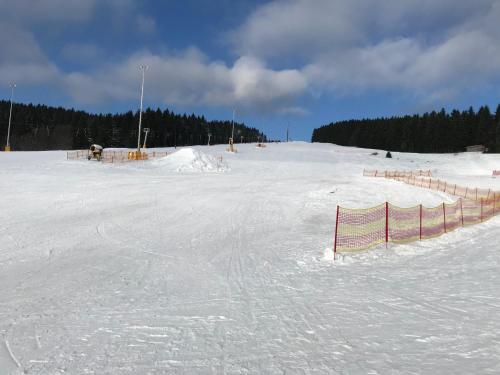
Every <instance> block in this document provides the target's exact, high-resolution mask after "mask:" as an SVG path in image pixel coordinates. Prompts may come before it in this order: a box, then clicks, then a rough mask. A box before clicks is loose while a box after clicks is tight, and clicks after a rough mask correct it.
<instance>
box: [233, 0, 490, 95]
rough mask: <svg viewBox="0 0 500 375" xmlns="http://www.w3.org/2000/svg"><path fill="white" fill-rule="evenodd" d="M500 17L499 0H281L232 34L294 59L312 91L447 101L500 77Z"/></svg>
mask: <svg viewBox="0 0 500 375" xmlns="http://www.w3.org/2000/svg"><path fill="white" fill-rule="evenodd" d="M499 20H500V1H499V0H479V1H462V2H456V1H454V0H440V1H436V0H407V1H400V0H386V1H383V2H374V1H361V0H352V1H347V0H315V1H308V0H275V1H272V2H270V3H268V4H265V5H263V6H261V7H259V8H258V9H257V10H256V11H255V12H254V13H253V14H251V15H250V16H249V17H248V19H247V20H246V21H245V22H244V23H243V25H242V26H241V27H240V28H239V29H238V30H236V31H234V32H233V33H232V34H230V37H229V38H230V40H231V42H232V43H233V45H234V48H235V51H237V52H238V53H242V54H251V55H254V56H259V57H260V58H261V59H268V60H271V61H275V62H277V61H291V64H292V65H294V64H295V66H297V67H298V69H299V70H300V71H301V72H302V73H303V74H304V76H305V77H306V79H307V82H308V87H309V89H310V91H311V92H312V91H314V92H321V91H323V92H324V91H333V92H334V93H335V94H337V95H357V94H358V93H359V92H366V91H370V90H385V89H390V90H396V91H400V92H404V93H409V94H411V95H413V96H416V97H420V98H424V97H425V98H429V97H432V98H434V99H435V100H436V101H439V100H451V99H452V98H453V97H456V96H458V95H460V93H461V92H462V90H464V89H467V88H471V87H474V88H476V89H477V88H479V87H481V86H482V85H485V84H488V82H491V81H494V80H500V46H499V44H498V40H499V39H500V22H499Z"/></svg>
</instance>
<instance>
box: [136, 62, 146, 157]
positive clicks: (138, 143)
mask: <svg viewBox="0 0 500 375" xmlns="http://www.w3.org/2000/svg"><path fill="white" fill-rule="evenodd" d="M148 68H149V67H148V66H147V65H141V66H139V70H141V71H142V84H141V110H140V112H139V131H138V132H137V157H139V156H140V153H141V125H142V100H143V98H144V74H145V72H146V70H148Z"/></svg>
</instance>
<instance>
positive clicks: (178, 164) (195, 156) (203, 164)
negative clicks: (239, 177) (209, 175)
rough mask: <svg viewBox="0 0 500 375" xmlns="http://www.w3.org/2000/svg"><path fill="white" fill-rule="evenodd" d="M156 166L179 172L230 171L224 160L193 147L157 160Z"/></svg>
mask: <svg viewBox="0 0 500 375" xmlns="http://www.w3.org/2000/svg"><path fill="white" fill-rule="evenodd" d="M154 164H155V165H158V166H161V167H162V168H166V169H169V170H175V171H177V172H224V171H227V170H229V167H228V165H227V163H226V162H225V161H224V160H222V159H220V158H215V157H213V156H211V155H207V154H205V153H203V152H201V151H198V150H195V149H194V148H191V147H188V148H183V149H180V150H179V151H176V152H174V153H173V154H170V155H168V156H166V157H164V158H161V159H158V160H155V161H154Z"/></svg>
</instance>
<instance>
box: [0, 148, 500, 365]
mask: <svg viewBox="0 0 500 375" xmlns="http://www.w3.org/2000/svg"><path fill="white" fill-rule="evenodd" d="M163 150H167V151H171V152H173V151H175V150H174V149H172V148H168V149H163ZM178 152H180V154H177V155H176V154H173V155H171V156H167V158H166V159H158V160H155V161H146V162H139V163H124V164H101V163H98V162H92V161H85V160H82V161H70V160H66V159H65V158H66V154H65V152H60V151H52V152H22V153H18V152H12V153H0V194H1V196H2V210H1V212H2V215H1V216H0V243H1V244H2V246H1V250H0V269H1V272H0V284H1V285H2V288H0V369H7V371H12V373H13V374H21V373H28V374H44V373H47V374H59V373H63V372H64V373H82V374H83V373H99V374H118V373H120V374H123V373H130V374H146V373H150V374H163V373H179V374H193V373H221V374H223V373H242V374H243V373H248V374H267V373H269V374H275V373H310V374H313V373H315V374H316V373H318V374H320V373H321V374H327V373H328V374H330V373H332V372H335V371H336V372H338V373H350V374H353V373H355V374H367V373H384V374H386V373H395V372H397V373H440V374H444V373H463V374H466V373H475V374H478V373H498V372H499V371H500V365H499V364H500V352H499V346H498V337H499V334H500V317H499V314H498V311H497V310H498V306H500V290H499V288H498V285H500V255H499V251H498V246H497V243H498V238H499V236H500V226H499V224H500V218H498V217H497V218H494V219H492V220H490V221H488V222H486V223H483V224H480V225H477V226H473V227H468V228H463V229H460V230H456V231H454V232H452V233H449V234H446V235H444V236H442V237H439V238H437V239H432V240H427V241H422V242H416V243H413V244H408V245H392V244H391V245H390V246H389V248H388V249H386V248H385V246H380V247H378V248H375V249H372V250H369V251H367V252H362V253H358V254H352V255H344V256H342V257H341V258H340V259H339V260H337V261H336V262H333V261H332V260H331V259H330V258H329V256H328V254H329V251H328V249H331V247H332V242H333V230H334V223H335V208H336V206H337V205H338V204H340V205H342V206H344V207H370V206H373V205H376V204H379V203H381V202H385V201H386V200H388V201H390V202H392V203H394V204H397V205H400V206H413V205H416V204H420V203H423V204H425V205H428V206H432V205H437V204H439V203H441V202H442V201H452V200H453V197H451V196H447V195H445V194H443V193H440V192H436V191H431V190H428V189H421V188H417V187H414V186H410V185H405V184H403V183H398V182H395V181H390V180H385V179H375V178H368V177H363V176H362V171H363V169H364V168H368V169H381V170H385V169H391V170H393V169H399V170H408V169H411V170H413V169H430V170H432V172H433V174H434V175H435V176H436V177H438V178H445V179H446V180H448V181H451V182H456V183H460V184H462V185H467V186H477V187H487V188H494V189H498V190H500V179H493V178H491V170H492V169H500V156H498V155H483V154H459V155H453V154H446V155H437V154H425V155H422V154H411V153H397V152H395V153H393V158H392V159H386V158H385V157H384V153H383V152H379V154H378V155H371V154H372V153H373V152H374V150H366V149H357V148H349V147H340V146H334V145H330V144H307V143H300V142H294V143H281V144H269V145H268V146H267V147H266V148H264V149H259V148H256V147H255V145H254V144H253V145H252V144H246V145H238V153H237V154H230V153H227V152H225V150H224V146H213V147H206V146H197V147H194V148H193V149H185V150H184V151H182V152H181V151H178ZM174 156H175V157H174ZM221 156H222V161H223V163H224V168H222V169H220V168H216V167H215V166H216V164H217V163H218V160H220V157H221ZM169 158H171V159H169ZM325 254H326V256H325ZM16 362H18V364H19V367H18V365H17V364H16ZM0 373H2V371H0Z"/></svg>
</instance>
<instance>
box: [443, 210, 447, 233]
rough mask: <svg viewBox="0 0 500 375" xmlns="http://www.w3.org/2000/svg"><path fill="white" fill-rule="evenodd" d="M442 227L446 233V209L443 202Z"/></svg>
mask: <svg viewBox="0 0 500 375" xmlns="http://www.w3.org/2000/svg"><path fill="white" fill-rule="evenodd" d="M443 227H444V233H446V209H445V208H444V202H443Z"/></svg>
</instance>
